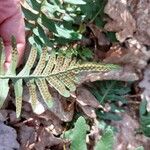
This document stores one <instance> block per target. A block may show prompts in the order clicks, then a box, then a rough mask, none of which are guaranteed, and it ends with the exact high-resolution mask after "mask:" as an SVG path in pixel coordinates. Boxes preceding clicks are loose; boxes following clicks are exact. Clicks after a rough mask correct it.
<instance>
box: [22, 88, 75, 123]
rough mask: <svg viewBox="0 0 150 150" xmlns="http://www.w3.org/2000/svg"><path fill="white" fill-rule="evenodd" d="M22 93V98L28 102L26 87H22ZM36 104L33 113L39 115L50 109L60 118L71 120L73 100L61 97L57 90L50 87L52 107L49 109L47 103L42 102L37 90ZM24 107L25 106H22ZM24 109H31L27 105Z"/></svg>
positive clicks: (66, 120) (65, 120)
mask: <svg viewBox="0 0 150 150" xmlns="http://www.w3.org/2000/svg"><path fill="white" fill-rule="evenodd" d="M24 89H25V90H24V94H23V100H24V101H27V102H29V93H28V89H27V88H26V87H24ZM36 92H37V101H38V102H37V105H36V109H35V111H34V113H35V114H37V115H40V114H43V113H44V112H45V111H47V110H48V111H51V112H52V113H54V115H56V116H57V117H58V118H59V119H60V120H62V121H64V122H69V121H71V120H72V117H73V114H74V100H73V99H72V98H68V99H67V98H64V97H62V96H61V95H60V94H59V93H58V92H56V91H55V90H53V89H51V94H52V97H53V102H54V104H53V107H52V108H51V109H49V108H48V107H47V105H46V104H45V103H44V101H43V99H42V97H41V95H40V92H39V91H38V90H37V91H36ZM23 107H25V106H23ZM24 109H26V111H27V109H29V110H28V112H30V111H31V110H32V109H31V107H29V106H28V105H26V108H24Z"/></svg>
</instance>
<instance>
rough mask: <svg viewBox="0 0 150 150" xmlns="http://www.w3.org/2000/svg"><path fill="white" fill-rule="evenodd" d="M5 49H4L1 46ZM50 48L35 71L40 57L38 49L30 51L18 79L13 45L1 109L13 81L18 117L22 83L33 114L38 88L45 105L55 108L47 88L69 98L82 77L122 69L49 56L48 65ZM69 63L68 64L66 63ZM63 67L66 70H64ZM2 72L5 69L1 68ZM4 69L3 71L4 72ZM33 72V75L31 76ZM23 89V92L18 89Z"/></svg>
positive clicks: (0, 96)
mask: <svg viewBox="0 0 150 150" xmlns="http://www.w3.org/2000/svg"><path fill="white" fill-rule="evenodd" d="M1 47H2V46H1ZM46 56H47V48H44V50H43V51H42V54H41V57H40V59H39V61H38V63H37V65H36V67H35V69H34V70H33V66H34V63H35V60H36V57H37V51H36V49H35V46H33V47H32V48H31V52H30V54H29V58H28V60H27V62H26V64H25V66H24V68H23V69H22V71H20V73H18V74H17V75H16V67H17V57H18V56H17V49H16V46H15V44H14V46H13V50H12V61H11V65H10V68H9V69H8V72H7V73H6V74H5V73H4V74H1V75H0V81H1V85H2V86H0V90H1V91H2V93H1V94H0V102H1V103H0V106H2V105H3V103H4V101H5V99H6V97H7V94H8V91H9V86H8V82H9V80H11V81H13V85H14V90H15V96H16V111H17V117H19V115H20V112H21V106H22V98H21V97H22V92H23V89H22V86H23V85H22V82H23V81H25V83H26V85H27V87H28V88H29V94H30V100H31V104H32V108H33V110H34V109H35V106H36V101H37V98H36V97H37V96H36V88H37V87H38V89H39V91H40V93H41V95H42V98H43V100H44V101H45V103H46V104H47V105H48V106H49V107H52V96H51V94H50V93H49V89H48V85H51V86H52V87H53V88H55V89H56V90H57V91H58V92H59V93H60V94H61V95H62V96H64V97H69V96H70V95H71V92H72V91H75V89H76V86H75V84H76V83H78V82H79V81H80V78H79V76H80V75H84V74H83V73H84V72H106V71H109V70H112V69H118V68H120V67H119V66H117V65H112V64H98V63H83V64H80V63H79V62H77V61H76V59H72V58H71V57H66V58H65V57H64V56H63V55H61V54H59V55H56V54H55V53H53V54H52V56H50V58H49V60H48V62H47V61H46ZM2 57H3V55H2V50H1V64H2V63H3V58H2ZM67 59H68V60H67ZM63 66H64V67H63ZM1 68H2V65H1ZM2 69H3V68H2ZM31 69H32V70H33V71H31ZM32 72H33V73H32ZM19 87H20V88H19Z"/></svg>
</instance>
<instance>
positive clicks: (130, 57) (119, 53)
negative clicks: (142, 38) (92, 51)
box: [103, 39, 150, 69]
mask: <svg viewBox="0 0 150 150" xmlns="http://www.w3.org/2000/svg"><path fill="white" fill-rule="evenodd" d="M149 59H150V51H147V48H146V47H144V46H143V45H141V44H140V43H139V42H138V41H137V40H135V39H128V40H127V41H126V48H125V47H121V46H120V45H119V44H117V45H113V46H112V47H111V48H110V50H109V51H108V52H107V54H106V58H105V59H104V60H103V61H104V63H117V64H124V65H129V66H132V67H134V68H136V69H143V68H144V67H145V66H146V65H147V61H148V60H149Z"/></svg>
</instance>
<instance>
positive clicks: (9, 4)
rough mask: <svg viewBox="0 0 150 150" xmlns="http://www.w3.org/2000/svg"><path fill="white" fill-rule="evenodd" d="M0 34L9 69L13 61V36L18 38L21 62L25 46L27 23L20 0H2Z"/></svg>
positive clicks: (6, 67) (0, 0) (0, 6)
mask: <svg viewBox="0 0 150 150" xmlns="http://www.w3.org/2000/svg"><path fill="white" fill-rule="evenodd" d="M0 36H1V37H2V39H3V42H4V46H5V55H6V59H5V64H4V67H5V69H6V70H7V69H8V67H9V65H10V62H11V48H12V47H11V37H12V36H14V37H15V38H16V43H17V50H18V55H19V61H18V64H20V63H21V61H22V58H23V54H24V48H25V25H24V19H23V17H22V12H21V6H20V0H0Z"/></svg>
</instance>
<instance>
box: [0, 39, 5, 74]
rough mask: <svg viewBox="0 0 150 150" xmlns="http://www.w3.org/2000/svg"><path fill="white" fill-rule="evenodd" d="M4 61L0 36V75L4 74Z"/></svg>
mask: <svg viewBox="0 0 150 150" xmlns="http://www.w3.org/2000/svg"><path fill="white" fill-rule="evenodd" d="M4 62H5V53H4V45H3V41H2V39H1V38H0V75H4Z"/></svg>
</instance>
